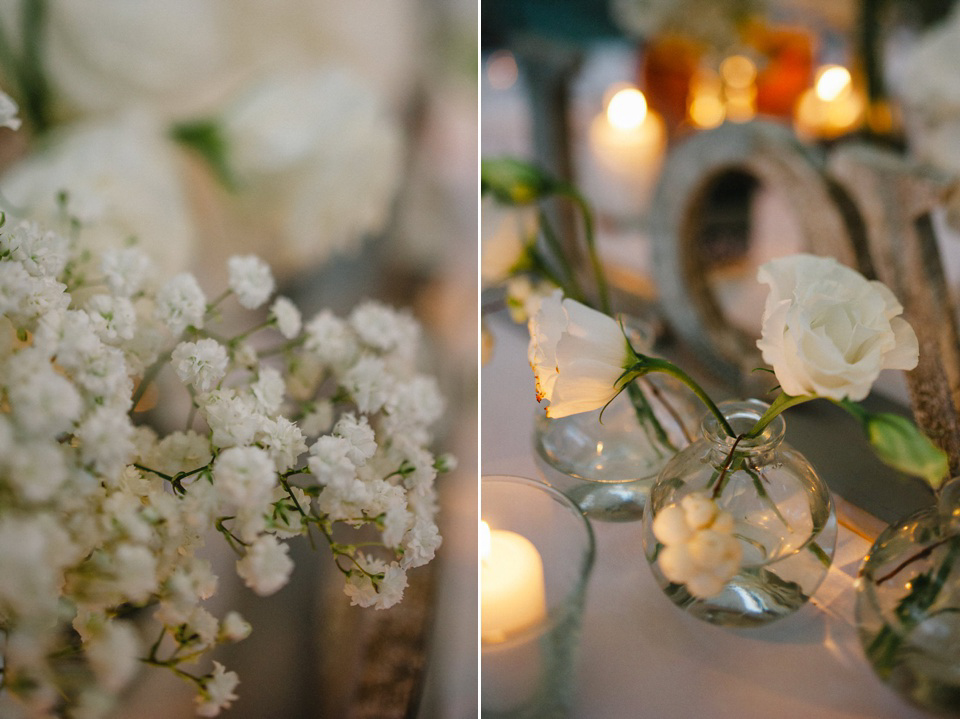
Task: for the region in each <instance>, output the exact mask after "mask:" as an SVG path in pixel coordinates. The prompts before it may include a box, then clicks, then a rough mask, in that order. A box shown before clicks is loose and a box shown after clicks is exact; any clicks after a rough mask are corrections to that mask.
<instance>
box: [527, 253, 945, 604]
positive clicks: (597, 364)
mask: <svg viewBox="0 0 960 719" xmlns="http://www.w3.org/2000/svg"><path fill="white" fill-rule="evenodd" d="M758 280H759V281H760V282H761V283H764V284H767V285H769V286H770V293H769V295H768V297H767V301H766V305H765V308H764V313H763V322H762V331H761V337H760V339H759V340H758V341H757V346H758V347H759V348H760V350H761V351H762V354H763V358H764V360H765V361H767V362H769V363H770V365H771V366H772V370H771V371H772V372H773V374H775V376H776V378H777V380H778V382H779V390H780V391H779V393H778V394H777V395H776V397H775V398H774V399H773V401H772V402H771V404H770V406H769V409H768V410H767V411H766V412H765V413H764V415H763V416H762V417H761V418H760V419H759V420H758V421H757V423H756V424H755V426H754V427H752V428H751V429H750V430H748V431H747V432H744V433H742V434H740V435H736V433H735V432H734V431H733V429H732V428H731V426H730V424H729V423H728V422H727V419H726V418H725V417H724V416H723V414H722V412H721V411H720V409H719V408H718V407H717V405H716V404H715V403H714V402H713V401H712V400H711V399H710V397H709V396H708V395H707V394H706V393H705V392H704V391H703V389H702V388H701V387H700V386H699V385H698V384H697V383H696V381H694V380H693V379H692V378H691V377H690V376H689V375H687V374H686V373H685V372H684V371H683V370H682V369H681V368H679V367H677V366H676V365H674V364H673V363H671V362H669V361H667V360H664V359H660V358H655V357H648V356H646V355H643V354H640V353H638V352H636V351H635V350H634V349H633V347H631V345H630V343H629V339H628V338H627V337H626V335H625V333H624V332H623V329H622V327H620V326H619V325H618V323H617V321H616V320H614V319H613V318H612V317H610V316H608V315H606V314H604V313H602V312H598V311H596V310H593V309H590V308H589V307H586V306H585V305H582V304H580V303H579V302H576V301H575V300H572V299H569V298H566V299H564V298H563V297H562V292H560V291H559V290H558V291H557V292H555V293H554V294H553V295H551V296H550V297H548V298H546V299H544V300H543V301H542V302H541V304H540V307H539V309H538V311H537V312H536V313H535V314H534V316H533V317H531V319H530V322H529V330H530V338H531V339H530V348H529V359H530V364H531V367H532V368H533V371H534V377H535V382H536V387H537V399H538V400H543V399H546V400H548V401H549V403H550V404H549V406H548V407H547V410H546V411H547V416H548V417H563V416H567V415H569V414H574V413H578V412H587V411H590V410H594V409H599V408H603V407H605V406H606V405H608V404H609V403H610V402H611V401H612V400H613V399H614V398H615V397H616V396H617V395H618V394H619V393H620V392H622V391H623V390H624V389H626V388H627V387H628V386H629V385H630V383H631V382H633V381H634V380H635V379H638V378H641V377H643V376H645V375H647V374H649V373H651V372H664V373H666V374H669V375H672V376H673V377H675V378H677V379H678V380H680V381H681V382H683V383H684V384H685V385H686V386H687V387H688V388H689V389H690V390H691V391H693V392H694V393H695V394H696V395H697V397H699V398H700V400H701V401H702V402H703V403H704V405H705V406H706V407H707V409H708V410H709V411H710V412H711V413H712V414H713V415H714V416H715V417H716V419H717V422H718V423H719V425H720V426H721V427H722V428H723V430H724V431H725V432H726V433H727V434H728V435H729V436H730V437H731V438H733V440H734V441H733V442H732V445H731V449H730V452H729V454H728V455H727V457H726V459H725V460H724V461H723V462H722V466H718V469H719V470H720V476H721V479H720V480H719V481H718V483H717V487H716V489H715V491H714V493H713V494H712V496H710V497H706V496H703V497H700V496H693V495H690V496H687V497H685V498H684V499H683V500H681V502H680V503H679V504H673V505H668V506H666V507H664V508H662V509H661V510H660V513H659V515H658V516H657V517H656V520H655V522H654V524H653V527H652V528H653V532H654V536H655V537H656V538H657V540H658V541H659V542H660V543H661V544H662V545H663V548H662V550H661V551H660V552H659V554H658V558H657V561H658V562H659V565H660V569H661V571H662V572H663V574H664V576H666V577H667V578H668V579H669V580H670V581H672V582H676V583H682V584H685V585H686V587H687V590H688V591H689V592H690V593H691V594H692V595H694V596H696V597H700V598H706V597H711V596H714V595H715V594H717V593H719V592H720V591H722V589H723V587H724V585H725V584H726V582H727V580H729V579H730V578H731V577H732V576H734V575H735V574H736V573H737V571H739V566H740V556H741V551H740V548H739V546H737V540H736V538H735V537H734V535H733V530H734V523H733V518H732V517H731V516H730V515H729V514H727V513H726V512H724V510H722V508H721V506H720V505H718V504H717V500H718V498H719V497H720V496H721V492H722V491H723V487H724V480H723V477H724V476H725V475H726V474H727V472H728V471H729V470H730V468H731V467H732V466H733V463H734V460H735V458H736V455H737V445H738V444H739V443H740V441H741V440H743V439H749V438H754V437H757V436H759V435H760V433H761V432H762V431H763V430H764V429H765V428H766V427H767V425H769V423H770V422H771V421H772V420H773V419H774V418H775V417H777V416H778V415H779V414H780V413H782V412H783V411H784V410H786V409H788V408H790V407H793V406H795V405H798V404H802V403H805V402H809V401H812V400H815V399H818V398H825V399H829V400H831V401H833V402H835V403H836V404H838V405H839V406H840V407H842V408H844V409H846V410H847V411H848V412H849V413H850V414H852V415H853V416H854V417H855V418H856V419H857V420H859V421H860V423H861V426H862V428H863V430H864V432H865V434H866V436H867V439H868V441H869V442H870V445H871V446H872V448H873V450H874V451H875V453H876V454H877V456H878V458H879V459H881V460H882V461H883V462H885V463H886V464H888V465H890V466H892V467H894V468H895V469H897V470H899V471H902V472H905V473H908V474H913V475H916V476H918V477H921V478H923V479H924V480H925V481H926V482H927V483H928V484H930V486H931V487H933V488H934V489H936V488H937V487H938V486H939V485H940V484H941V483H942V482H943V480H944V479H945V478H946V476H947V474H948V472H949V467H948V462H947V457H946V454H945V453H944V452H943V451H942V450H941V449H939V448H938V447H936V446H935V445H934V444H933V443H932V442H931V441H930V440H929V439H928V438H927V437H926V436H925V435H924V434H923V433H922V432H920V430H919V429H918V428H917V427H916V426H915V425H914V424H913V423H912V422H910V421H909V420H908V419H906V418H903V417H900V416H897V415H891V414H888V413H873V412H869V411H867V410H866V409H864V408H863V407H861V406H860V405H859V404H857V402H859V401H860V400H862V399H864V398H865V397H866V396H867V394H868V393H869V392H870V389H871V387H872V386H873V383H874V382H875V381H876V380H877V378H878V376H879V374H880V372H881V370H884V369H901V370H910V369H913V368H914V367H915V366H916V365H917V362H918V358H919V344H918V341H917V337H916V334H915V333H914V331H913V328H912V327H910V325H909V323H908V322H907V321H906V320H905V319H903V317H901V316H900V315H901V314H902V312H903V307H902V306H901V305H900V303H899V302H898V301H897V300H896V298H895V297H894V295H893V293H892V292H891V291H890V290H889V288H887V287H886V286H885V285H884V284H882V283H880V282H877V281H868V280H867V279H866V278H864V277H863V276H862V275H860V274H859V273H858V272H856V271H854V270H852V269H849V268H847V267H844V266H842V265H840V263H838V262H837V261H836V260H834V259H832V258H825V257H815V256H812V255H805V254H799V255H791V256H787V257H781V258H779V259H776V260H772V261H771V262H768V263H767V264H765V265H763V266H762V267H760V269H759V272H758Z"/></svg>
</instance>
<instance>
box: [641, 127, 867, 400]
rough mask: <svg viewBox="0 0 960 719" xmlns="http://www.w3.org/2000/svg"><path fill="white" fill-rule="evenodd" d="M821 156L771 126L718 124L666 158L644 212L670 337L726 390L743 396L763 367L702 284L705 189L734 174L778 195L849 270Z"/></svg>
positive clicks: (846, 244) (813, 246)
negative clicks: (686, 348)
mask: <svg viewBox="0 0 960 719" xmlns="http://www.w3.org/2000/svg"><path fill="white" fill-rule="evenodd" d="M824 167H825V161H824V157H823V155H822V153H820V152H818V151H817V150H816V148H812V147H809V146H806V145H803V144H802V143H800V142H799V141H798V140H797V139H796V137H794V135H793V133H792V132H791V131H790V130H789V129H788V128H786V127H784V126H782V125H779V124H775V123H771V122H762V121H757V122H752V123H749V124H743V125H736V124H725V125H722V126H720V127H718V128H717V129H715V130H709V131H706V132H702V133H699V134H697V135H694V136H693V137H691V138H689V139H688V140H686V141H685V142H683V143H682V144H681V145H679V146H678V147H677V148H676V149H674V150H673V151H672V152H671V153H670V155H669V156H668V158H667V161H666V163H665V165H664V168H663V172H662V174H661V177H660V182H659V184H658V186H657V193H656V197H655V198H654V201H653V203H652V206H651V217H650V232H651V240H652V249H653V266H654V271H655V277H656V282H657V285H658V288H659V294H660V298H661V303H662V308H663V312H664V314H665V315H666V318H667V320H668V321H669V323H670V325H671V326H672V328H673V329H674V331H675V332H676V333H677V334H678V335H679V336H680V338H681V339H683V340H684V342H685V343H687V344H688V345H689V346H690V347H692V348H693V349H694V351H696V352H697V354H698V356H699V357H700V359H702V360H703V361H704V363H705V364H706V365H707V366H708V367H709V368H710V369H712V370H713V371H714V372H715V373H716V374H718V375H719V376H720V377H721V378H723V379H724V380H725V381H726V382H727V383H728V384H730V385H732V386H734V387H736V388H738V389H740V390H741V391H743V388H744V385H745V383H747V382H748V381H749V378H750V377H751V374H750V373H751V371H752V370H753V369H754V368H756V367H760V366H762V365H763V362H762V360H761V358H760V353H759V351H758V350H757V348H756V344H755V341H756V338H755V337H749V336H747V334H746V333H744V332H743V331H741V330H738V329H737V328H735V327H734V326H733V325H732V324H731V323H730V322H729V321H728V320H727V319H726V318H725V317H724V315H723V312H722V310H721V308H720V305H719V303H718V302H717V299H716V297H714V295H713V292H712V290H711V288H710V286H709V285H708V283H707V269H708V267H706V260H705V259H704V254H703V252H702V251H701V250H702V241H703V240H702V236H701V235H702V229H703V225H702V222H703V214H704V213H703V209H704V204H705V200H706V197H707V196H708V194H709V191H710V190H711V188H712V187H715V186H716V185H717V184H718V183H719V182H721V181H722V180H723V179H724V177H725V176H728V175H730V174H731V173H737V174H740V175H741V176H742V175H744V174H746V175H749V176H752V177H753V178H755V180H756V181H757V182H759V183H760V184H762V185H765V186H767V187H770V188H773V189H775V190H778V191H780V192H782V193H783V196H784V198H785V199H786V201H787V202H788V203H789V205H790V207H791V209H792V215H793V218H792V219H793V220H794V221H795V222H796V223H797V224H798V226H799V229H800V232H801V235H802V236H803V237H804V238H806V239H807V242H808V243H809V247H808V249H809V250H810V251H812V252H814V253H816V254H820V255H831V256H833V257H836V258H837V259H838V260H840V261H841V262H844V263H846V264H849V265H855V264H856V254H855V252H854V248H853V246H852V244H851V242H850V239H849V237H850V234H849V232H848V231H847V225H846V218H845V216H844V212H843V211H842V208H841V206H840V205H838V204H837V203H836V202H835V201H834V198H833V190H832V188H831V187H830V185H829V183H828V181H827V180H826V178H825V175H824Z"/></svg>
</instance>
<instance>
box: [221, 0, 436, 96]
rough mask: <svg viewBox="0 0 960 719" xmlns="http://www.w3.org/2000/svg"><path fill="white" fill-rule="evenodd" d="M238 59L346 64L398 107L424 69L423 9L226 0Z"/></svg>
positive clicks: (315, 0)
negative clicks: (230, 12)
mask: <svg viewBox="0 0 960 719" xmlns="http://www.w3.org/2000/svg"><path fill="white" fill-rule="evenodd" d="M228 2H229V4H230V8H231V10H233V11H234V12H233V15H232V17H231V23H230V28H229V29H230V31H231V33H232V34H233V36H234V38H235V40H236V42H237V43H238V44H239V45H240V47H241V48H243V55H242V57H240V58H239V63H240V64H241V66H246V65H249V66H250V67H251V68H253V69H261V70H262V68H278V67H310V66H311V65H315V64H316V63H317V62H330V63H335V64H337V65H339V66H341V67H346V68H349V69H350V70H351V71H352V72H354V73H356V74H357V75H358V76H359V77H361V78H362V79H363V80H364V81H365V82H367V83H369V84H371V85H373V86H374V87H375V89H376V90H377V92H378V94H380V95H382V96H384V97H386V98H389V100H390V102H391V105H392V106H395V107H399V106H400V105H401V103H402V102H404V101H406V100H408V99H409V94H410V92H411V91H412V89H413V87H414V83H415V82H416V80H417V78H418V75H419V74H421V73H422V72H423V71H424V70H425V67H424V65H425V63H424V59H425V55H424V53H423V52H422V48H423V43H424V41H425V38H424V28H425V27H426V25H425V24H424V23H423V22H422V21H423V17H422V14H423V13H422V12H421V11H422V10H424V8H423V7H421V6H420V5H419V4H418V3H417V2H416V1H411V0H401V2H386V3H385V2H382V0H351V1H350V2H343V0H271V1H270V2H268V3H265V2H263V1H262V0H228Z"/></svg>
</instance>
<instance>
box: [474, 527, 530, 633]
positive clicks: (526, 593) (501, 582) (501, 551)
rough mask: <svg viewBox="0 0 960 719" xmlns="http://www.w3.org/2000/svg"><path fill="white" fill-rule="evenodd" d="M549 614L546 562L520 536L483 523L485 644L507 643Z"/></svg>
mask: <svg viewBox="0 0 960 719" xmlns="http://www.w3.org/2000/svg"><path fill="white" fill-rule="evenodd" d="M546 614H547V602H546V593H545V591H544V584H543V562H542V560H541V559H540V553H539V552H537V548H536V547H534V546H533V543H532V542H531V541H530V540H529V539H527V538H526V537H524V536H521V535H519V534H517V533H516V532H508V531H506V530H502V529H495V530H493V531H491V530H490V527H489V526H488V525H487V523H486V522H480V624H481V633H482V636H483V641H485V642H503V641H505V640H506V639H507V638H508V637H509V636H511V635H513V634H516V633H518V632H520V631H522V630H524V629H527V628H529V627H532V626H534V625H535V624H537V623H538V622H540V621H542V620H543V618H544V617H545V616H546Z"/></svg>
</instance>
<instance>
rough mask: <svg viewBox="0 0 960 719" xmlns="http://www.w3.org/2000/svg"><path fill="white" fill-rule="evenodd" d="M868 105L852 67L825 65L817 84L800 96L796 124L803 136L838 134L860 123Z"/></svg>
mask: <svg viewBox="0 0 960 719" xmlns="http://www.w3.org/2000/svg"><path fill="white" fill-rule="evenodd" d="M865 107H866V103H865V102H864V99H863V94H862V93H860V92H859V91H857V89H856V88H854V86H853V78H852V77H851V76H850V71H849V70H847V68H845V67H842V66H840V65H825V66H823V67H821V68H820V69H819V70H818V71H817V78H816V82H815V83H814V86H813V87H811V88H809V89H807V90H806V91H804V93H803V95H801V96H800V100H799V101H798V103H797V109H796V112H795V114H794V126H795V128H796V131H797V134H798V135H801V136H803V137H808V138H822V139H831V138H834V137H839V136H840V135H843V134H845V133H847V132H850V131H851V130H853V129H855V128H856V127H858V126H859V125H860V123H861V122H862V120H863V114H864V109H865Z"/></svg>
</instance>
